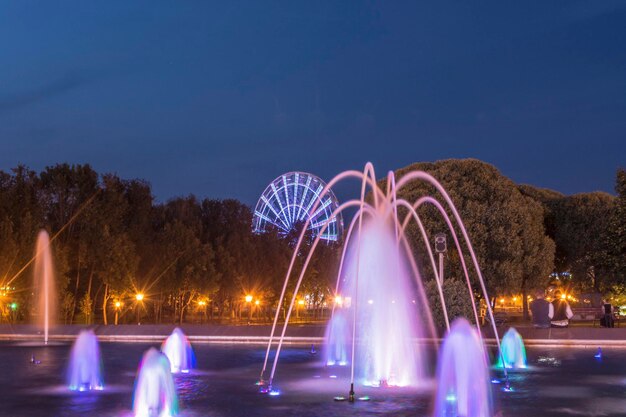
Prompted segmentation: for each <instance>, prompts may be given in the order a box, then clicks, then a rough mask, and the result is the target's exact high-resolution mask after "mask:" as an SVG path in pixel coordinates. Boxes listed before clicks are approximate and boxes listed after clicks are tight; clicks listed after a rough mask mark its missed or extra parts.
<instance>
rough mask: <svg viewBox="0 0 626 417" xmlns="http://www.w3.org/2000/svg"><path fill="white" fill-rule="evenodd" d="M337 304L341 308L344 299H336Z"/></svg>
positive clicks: (337, 297)
mask: <svg viewBox="0 0 626 417" xmlns="http://www.w3.org/2000/svg"><path fill="white" fill-rule="evenodd" d="M335 304H337V305H338V306H339V307H341V305H342V304H343V298H341V296H340V295H338V296H336V297H335Z"/></svg>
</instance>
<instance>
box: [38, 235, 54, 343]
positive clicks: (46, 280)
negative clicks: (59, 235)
mask: <svg viewBox="0 0 626 417" xmlns="http://www.w3.org/2000/svg"><path fill="white" fill-rule="evenodd" d="M34 288H35V291H36V293H37V295H38V297H37V298H38V304H37V306H38V314H37V318H38V320H37V324H38V325H40V326H41V328H42V329H43V334H44V343H46V344H47V343H48V340H49V335H50V327H51V326H52V325H53V324H54V322H55V317H56V296H55V294H56V293H55V288H54V267H53V263H52V254H51V251H50V237H49V236H48V232H46V231H45V230H42V231H41V232H39V235H38V236H37V247H36V249H35V268H34Z"/></svg>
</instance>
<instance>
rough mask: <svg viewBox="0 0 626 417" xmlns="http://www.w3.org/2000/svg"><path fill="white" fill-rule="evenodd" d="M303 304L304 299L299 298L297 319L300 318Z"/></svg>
mask: <svg viewBox="0 0 626 417" xmlns="http://www.w3.org/2000/svg"><path fill="white" fill-rule="evenodd" d="M303 305H304V300H302V299H300V300H298V307H297V308H296V318H297V319H299V318H300V309H301V308H302V306H303Z"/></svg>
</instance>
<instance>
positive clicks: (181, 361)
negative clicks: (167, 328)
mask: <svg viewBox="0 0 626 417" xmlns="http://www.w3.org/2000/svg"><path fill="white" fill-rule="evenodd" d="M161 352H163V353H164V354H165V355H166V356H167V358H168V359H169V361H170V365H171V368H172V373H174V374H175V373H178V372H182V373H188V372H189V371H190V370H191V369H193V368H194V367H195V362H196V357H195V355H194V353H193V348H192V347H191V344H190V343H189V340H188V339H187V336H185V333H183V331H182V330H181V329H179V328H178V327H177V328H175V329H174V331H173V332H172V334H171V335H170V336H169V337H168V338H167V339H165V341H164V342H163V345H162V346H161Z"/></svg>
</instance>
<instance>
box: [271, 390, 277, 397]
mask: <svg viewBox="0 0 626 417" xmlns="http://www.w3.org/2000/svg"><path fill="white" fill-rule="evenodd" d="M269 394H270V395H271V396H272V397H276V396H278V395H280V391H278V390H271V391H270V392H269Z"/></svg>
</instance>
